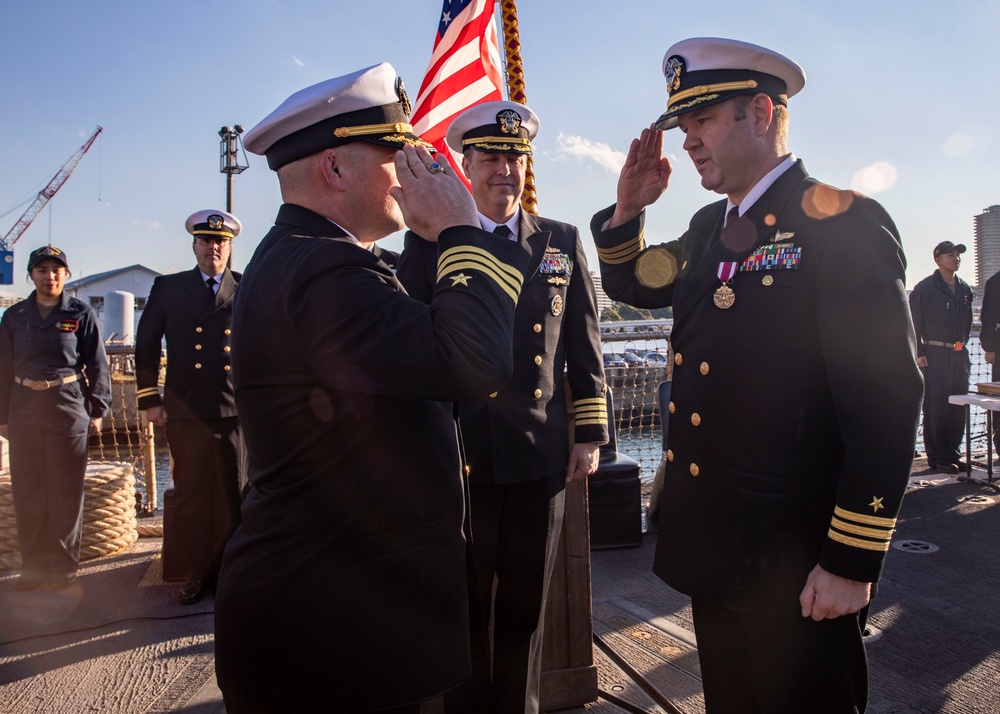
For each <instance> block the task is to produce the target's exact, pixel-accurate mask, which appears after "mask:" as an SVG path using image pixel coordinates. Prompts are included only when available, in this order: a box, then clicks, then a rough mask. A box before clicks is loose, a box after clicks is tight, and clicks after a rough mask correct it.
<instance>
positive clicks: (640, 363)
mask: <svg viewBox="0 0 1000 714" xmlns="http://www.w3.org/2000/svg"><path fill="white" fill-rule="evenodd" d="M622 358H623V359H624V360H625V364H626V365H628V366H629V367H645V366H646V360H645V359H644V358H642V357H640V356H639V355H637V354H636V353H635V352H626V353H625V354H623V355H622Z"/></svg>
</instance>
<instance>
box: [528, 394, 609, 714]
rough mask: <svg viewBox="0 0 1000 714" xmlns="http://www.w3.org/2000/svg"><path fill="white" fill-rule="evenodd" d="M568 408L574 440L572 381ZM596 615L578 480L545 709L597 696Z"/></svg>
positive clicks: (548, 630) (548, 628) (570, 495)
mask: <svg viewBox="0 0 1000 714" xmlns="http://www.w3.org/2000/svg"><path fill="white" fill-rule="evenodd" d="M566 409H567V411H568V412H569V417H570V418H569V434H570V441H571V442H572V440H573V432H574V428H573V427H574V424H573V402H572V400H571V398H570V390H569V384H566ZM609 427H610V428H614V425H609ZM592 616H593V608H592V603H591V588H590V518H589V516H588V510H587V482H586V481H574V482H573V483H571V484H569V485H568V486H567V487H566V515H565V517H564V518H563V529H562V535H561V537H560V539H559V551H558V553H557V554H556V562H555V566H554V567H553V571H552V580H551V582H550V584H549V594H548V600H547V604H546V608H545V635H544V640H543V642H542V681H541V687H540V691H539V704H540V709H541V710H542V711H552V710H555V709H568V708H570V707H578V706H582V705H584V704H586V703H587V702H593V701H596V700H597V667H596V666H595V665H594V636H593V632H594V624H593V620H592Z"/></svg>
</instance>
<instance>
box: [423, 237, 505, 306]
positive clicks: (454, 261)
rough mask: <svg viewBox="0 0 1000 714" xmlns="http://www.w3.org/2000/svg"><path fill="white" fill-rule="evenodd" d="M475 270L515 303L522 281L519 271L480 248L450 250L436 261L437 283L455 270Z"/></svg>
mask: <svg viewBox="0 0 1000 714" xmlns="http://www.w3.org/2000/svg"><path fill="white" fill-rule="evenodd" d="M465 269H469V270H477V271H479V272H481V273H483V274H485V275H487V276H488V277H490V278H492V279H493V280H494V282H496V283H497V284H498V285H499V286H500V288H501V289H502V290H503V291H504V292H505V293H507V295H509V296H510V299H511V300H513V301H514V302H517V298H518V296H519V295H520V294H521V284H522V282H523V280H524V278H523V276H522V275H521V271H519V270H517V269H515V268H514V267H512V266H511V265H508V264H507V263H502V262H500V261H499V260H497V259H496V258H495V257H494V256H493V255H492V254H491V253H489V252H487V251H485V250H482V249H480V248H470V247H468V246H462V247H460V248H450V249H449V250H447V251H445V252H444V253H443V254H442V255H441V257H440V258H439V259H438V273H437V279H438V282H441V281H442V280H444V279H445V278H446V277H447V276H448V275H450V274H451V273H453V272H455V271H457V270H465Z"/></svg>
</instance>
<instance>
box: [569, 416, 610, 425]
mask: <svg viewBox="0 0 1000 714" xmlns="http://www.w3.org/2000/svg"><path fill="white" fill-rule="evenodd" d="M574 423H575V424H576V425H577V426H604V425H605V424H607V423H608V420H607V418H606V417H605V418H604V419H600V418H598V417H594V418H592V419H590V418H584V419H579V418H578V419H577V420H576V421H575V422H574Z"/></svg>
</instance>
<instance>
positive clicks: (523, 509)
mask: <svg viewBox="0 0 1000 714" xmlns="http://www.w3.org/2000/svg"><path fill="white" fill-rule="evenodd" d="M537 132H538V118H537V116H536V115H535V113H534V112H533V111H531V109H529V108H528V107H526V106H524V105H523V104H516V103H514V102H505V101H495V102H485V103H483V104H479V105H476V106H474V107H472V108H470V109H468V110H466V111H465V112H463V113H461V114H459V115H458V116H457V117H456V118H455V120H454V121H453V122H452V123H451V126H450V127H449V128H448V133H447V142H448V145H449V146H450V147H451V148H452V149H454V150H455V151H456V152H461V153H463V156H464V157H463V160H462V168H463V169H464V170H465V174H466V176H468V178H469V180H470V182H471V184H472V196H473V198H474V199H475V201H476V208H477V209H478V210H479V220H480V223H481V224H482V226H483V228H485V229H486V230H488V231H491V232H493V233H496V234H498V235H499V237H498V238H497V239H496V240H509V241H515V242H518V243H520V245H521V246H522V247H524V249H525V250H526V251H528V252H529V253H530V255H531V260H530V263H529V266H528V268H529V269H528V275H529V279H528V281H527V282H526V283H525V285H524V287H523V289H522V290H521V297H520V299H519V300H518V303H517V311H516V312H515V317H514V377H513V379H511V381H510V384H508V385H506V386H505V387H504V388H503V389H500V390H498V391H497V392H494V393H493V394H491V395H490V396H489V397H488V398H486V399H479V400H476V401H472V402H463V403H462V405H461V407H460V415H461V427H462V438H463V442H464V444H465V456H466V460H467V463H468V465H469V483H470V496H471V520H472V534H473V542H474V550H475V561H476V569H477V572H478V577H479V593H478V595H480V596H481V597H482V598H483V602H482V603H481V608H480V607H474V608H473V612H478V611H479V610H480V609H481V610H482V611H483V613H484V615H483V618H482V622H479V623H473V626H474V627H475V626H476V625H480V626H481V629H480V630H479V631H476V632H474V633H473V643H474V644H473V678H472V680H471V681H470V682H469V683H468V684H467V685H465V686H463V687H460V688H459V689H458V690H457V691H456V692H454V693H452V694H449V695H446V696H445V708H446V710H447V711H449V712H476V713H479V712H498V713H499V712H510V713H511V714H522V713H532V712H537V711H538V685H539V679H540V676H541V656H542V634H543V633H542V623H543V614H544V612H545V596H546V592H547V589H548V582H549V579H550V577H551V574H552V566H553V563H554V560H555V553H556V549H557V548H558V545H559V534H560V531H561V526H562V521H563V513H564V503H565V484H566V482H567V481H569V480H571V479H575V478H585V477H586V476H588V475H589V474H592V473H593V472H594V471H595V470H596V469H597V459H598V447H599V446H600V445H601V444H603V443H606V442H607V440H608V420H607V407H606V404H605V397H604V364H603V360H602V358H601V341H600V329H599V326H598V316H597V300H596V297H595V294H594V285H593V281H592V280H591V277H590V272H589V271H588V269H587V260H586V257H585V255H584V252H583V246H582V245H581V243H580V234H579V232H578V231H577V229H576V228H575V227H574V226H571V225H568V224H566V223H559V222H558V221H553V220H550V219H548V218H541V217H539V216H534V215H531V214H530V213H527V212H525V211H524V210H522V209H521V208H520V205H521V195H522V193H523V191H524V180H525V170H526V167H527V159H528V156H529V155H530V154H531V141H532V140H533V139H534V138H535V136H536V134H537ZM440 259H441V260H444V261H447V260H448V256H446V255H443V254H442V255H441V256H440ZM438 264H439V251H438V246H437V245H436V244H434V243H430V242H428V241H425V240H423V239H422V238H420V237H419V236H417V235H416V234H414V233H413V232H408V233H407V235H406V239H405V249H404V250H403V253H402V255H401V256H400V261H399V268H398V271H397V277H398V278H399V279H400V281H401V282H402V283H403V285H404V286H405V287H406V289H407V290H408V291H409V293H410V294H411V295H413V296H414V297H417V298H419V299H421V300H424V301H425V302H430V301H431V299H432V298H433V296H434V291H435V287H436V286H438V285H439V284H440V281H441V280H442V279H443V278H444V275H443V274H441V273H439V270H438ZM564 372H565V375H566V377H567V379H568V381H569V388H570V392H571V394H572V398H573V410H574V413H575V421H574V428H575V439H574V441H575V443H574V444H573V445H572V447H571V446H570V442H569V432H568V426H567V408H566V393H565V389H564V386H563V378H564ZM494 576H495V577H496V580H497V585H496V595H495V598H493V597H491V592H492V590H493V580H494ZM478 604H479V603H477V605H478ZM491 611H492V613H493V615H494V628H493V642H494V646H493V651H492V656H491V652H490V648H489V637H488V633H487V630H486V626H487V623H488V622H489V620H490V614H491ZM491 661H492V673H491Z"/></svg>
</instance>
